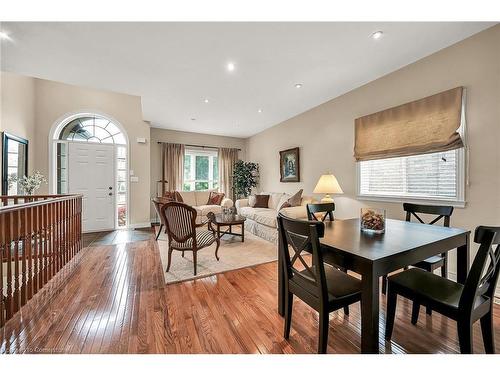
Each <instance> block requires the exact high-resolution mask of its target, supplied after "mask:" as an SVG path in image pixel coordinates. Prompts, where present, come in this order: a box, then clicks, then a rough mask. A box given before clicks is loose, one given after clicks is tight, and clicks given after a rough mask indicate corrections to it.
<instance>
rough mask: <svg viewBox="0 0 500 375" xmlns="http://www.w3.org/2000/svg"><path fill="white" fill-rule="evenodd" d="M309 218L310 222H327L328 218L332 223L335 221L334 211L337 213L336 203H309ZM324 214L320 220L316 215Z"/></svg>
mask: <svg viewBox="0 0 500 375" xmlns="http://www.w3.org/2000/svg"><path fill="white" fill-rule="evenodd" d="M306 211H307V218H308V219H309V220H316V221H325V220H326V218H328V219H329V220H330V221H333V220H334V217H333V211H335V203H333V202H332V203H308V204H307V205H306ZM318 213H324V215H323V216H322V217H320V218H318V217H317V216H316V215H315V214H318Z"/></svg>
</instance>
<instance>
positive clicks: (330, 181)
mask: <svg viewBox="0 0 500 375" xmlns="http://www.w3.org/2000/svg"><path fill="white" fill-rule="evenodd" d="M313 193H317V194H343V193H344V192H343V191H342V188H341V187H340V185H339V182H338V181H337V178H336V177H335V176H334V175H333V174H324V175H322V176H321V177H320V178H319V181H318V183H317V184H316V187H315V188H314V191H313Z"/></svg>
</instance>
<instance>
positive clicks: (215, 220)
mask: <svg viewBox="0 0 500 375" xmlns="http://www.w3.org/2000/svg"><path fill="white" fill-rule="evenodd" d="M245 220H246V217H244V216H240V215H237V214H217V215H213V216H211V218H210V224H212V225H215V226H216V230H217V236H218V237H219V238H221V237H222V236H224V235H225V234H230V235H233V236H239V237H241V242H245ZM233 225H241V233H234V232H233ZM222 227H228V228H227V229H226V230H224V231H222V232H221V228H222Z"/></svg>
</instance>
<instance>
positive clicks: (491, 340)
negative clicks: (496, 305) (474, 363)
mask: <svg viewBox="0 0 500 375" xmlns="http://www.w3.org/2000/svg"><path fill="white" fill-rule="evenodd" d="M481 333H482V334H483V343H484V351H485V352H486V354H495V331H494V329H493V312H492V311H491V310H490V312H489V313H488V314H486V315H485V316H483V317H482V318H481Z"/></svg>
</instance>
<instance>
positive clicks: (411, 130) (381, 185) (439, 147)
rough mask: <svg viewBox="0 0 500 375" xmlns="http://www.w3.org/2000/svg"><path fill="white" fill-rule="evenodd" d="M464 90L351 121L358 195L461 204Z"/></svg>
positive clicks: (462, 193) (457, 90)
mask: <svg viewBox="0 0 500 375" xmlns="http://www.w3.org/2000/svg"><path fill="white" fill-rule="evenodd" d="M464 94H465V92H464V89H463V87H457V88H455V89H452V90H448V91H444V92H442V93H439V94H436V95H432V96H429V97H427V98H424V99H420V100H417V101H414V102H411V103H407V104H403V105H400V106H398V107H394V108H390V109H387V110H384V111H380V112H377V113H374V114H371V115H368V116H363V117H360V118H358V119H356V120H355V145H354V156H355V158H356V161H357V162H358V163H357V168H358V195H359V196H360V197H361V198H363V197H365V198H367V199H375V198H382V199H384V198H385V199H388V200H391V199H396V200H404V201H408V200H412V199H415V200H430V201H446V202H450V203H456V204H458V205H461V204H463V203H464V185H465V171H464V170H465V168H464V164H465V162H464V159H465V157H464V137H463V134H464V127H465V120H464V119H465V114H464Z"/></svg>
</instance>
